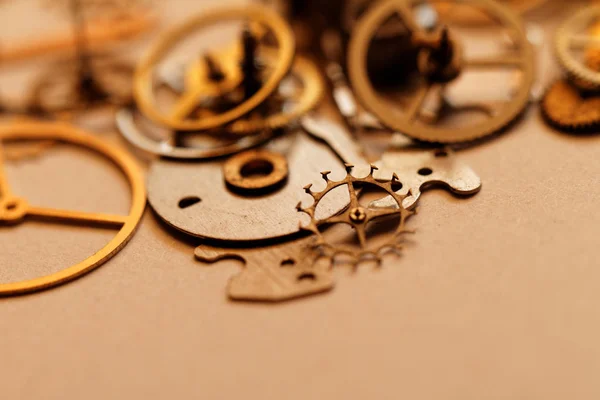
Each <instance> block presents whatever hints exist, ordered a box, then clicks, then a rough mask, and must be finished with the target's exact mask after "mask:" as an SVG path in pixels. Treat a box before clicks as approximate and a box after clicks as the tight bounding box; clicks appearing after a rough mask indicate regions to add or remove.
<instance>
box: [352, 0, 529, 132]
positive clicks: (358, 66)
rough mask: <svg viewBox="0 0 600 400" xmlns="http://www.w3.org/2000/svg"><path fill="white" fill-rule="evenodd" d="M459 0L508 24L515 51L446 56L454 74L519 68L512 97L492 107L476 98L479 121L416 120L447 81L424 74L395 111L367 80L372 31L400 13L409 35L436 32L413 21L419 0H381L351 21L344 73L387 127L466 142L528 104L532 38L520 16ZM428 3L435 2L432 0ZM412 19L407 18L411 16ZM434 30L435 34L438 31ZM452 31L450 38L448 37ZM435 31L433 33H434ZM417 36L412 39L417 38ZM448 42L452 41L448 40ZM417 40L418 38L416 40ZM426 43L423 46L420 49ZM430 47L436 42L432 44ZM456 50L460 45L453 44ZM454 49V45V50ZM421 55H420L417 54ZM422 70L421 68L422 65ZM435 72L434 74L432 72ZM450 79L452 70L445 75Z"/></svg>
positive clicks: (476, 0)
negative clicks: (438, 122) (441, 123)
mask: <svg viewBox="0 0 600 400" xmlns="http://www.w3.org/2000/svg"><path fill="white" fill-rule="evenodd" d="M457 1H458V2H460V3H465V4H469V5H473V6H475V7H480V8H482V9H483V10H484V11H486V12H487V13H489V14H490V15H491V16H493V17H494V19H496V20H498V21H499V22H500V23H501V24H502V25H503V26H505V27H506V28H508V29H510V31H511V38H513V39H514V40H515V43H514V44H515V46H514V47H515V49H516V50H515V52H514V54H510V55H506V56H501V55H498V56H492V57H482V58H474V59H460V58H455V57H454V56H453V58H450V63H457V64H456V65H453V66H452V68H454V69H456V70H457V73H455V76H458V75H459V73H460V71H461V70H464V69H474V68H478V69H487V70H489V69H493V68H498V69H507V68H513V69H517V70H518V71H519V72H520V73H521V80H522V82H521V84H520V85H519V86H518V88H517V89H516V92H515V93H514V95H513V96H512V99H511V100H510V101H508V102H506V103H505V104H503V105H502V106H501V107H498V108H497V109H493V110H491V109H489V107H491V106H488V105H486V104H477V103H475V104H474V105H473V107H479V108H481V109H483V110H485V111H486V114H487V115H488V118H487V119H486V120H485V121H482V122H478V123H475V124H472V125H468V126H462V127H460V128H458V129H457V128H456V127H453V128H446V127H443V126H436V125H435V124H429V123H427V122H425V121H423V122H421V121H419V120H418V116H419V112H420V109H421V107H422V105H423V103H424V101H425V99H426V97H427V95H428V94H429V93H430V91H432V90H435V91H439V92H441V91H443V89H444V86H445V85H446V84H447V83H448V82H446V81H444V80H443V79H442V80H441V79H431V77H427V76H426V77H425V78H426V79H423V83H422V85H421V87H420V88H419V89H418V90H417V91H416V94H415V95H414V97H413V98H412V100H411V104H409V105H408V106H407V107H406V109H405V111H404V112H400V111H399V110H398V107H397V106H396V105H395V104H391V103H390V102H389V101H385V100H384V99H382V98H381V97H380V95H379V94H378V93H377V91H376V89H375V88H374V86H373V84H372V83H371V81H370V78H369V76H368V74H367V68H366V60H367V58H366V57H367V51H368V48H369V43H370V41H371V39H372V38H373V35H374V34H375V33H376V31H377V29H378V27H379V26H380V25H381V24H382V23H383V22H384V21H386V20H387V19H389V17H391V16H393V15H395V14H399V15H400V17H401V18H402V19H403V20H404V21H406V24H407V25H408V26H409V27H411V30H413V36H416V37H417V38H421V37H425V38H427V37H429V38H433V39H434V41H435V37H434V36H432V34H430V33H425V35H423V33H421V32H420V31H419V30H418V28H415V26H416V24H415V22H414V21H412V18H411V15H410V9H411V6H412V5H414V4H418V0H385V1H382V2H380V3H377V4H376V5H374V6H373V7H371V8H370V9H369V10H368V11H367V12H366V14H365V15H364V16H363V18H361V19H360V20H359V21H358V23H357V26H356V29H355V32H354V33H353V35H352V38H351V39H350V45H349V54H348V60H347V61H348V73H349V79H350V82H351V84H352V88H353V89H354V91H355V93H356V97H357V98H358V100H359V102H360V103H361V104H362V106H363V107H364V108H365V109H367V110H368V111H370V112H371V113H373V114H374V115H375V116H376V117H377V119H378V120H380V122H381V123H382V124H383V125H385V126H387V127H388V128H390V129H393V130H395V131H398V132H401V133H403V134H405V135H407V136H410V137H412V138H414V139H418V140H422V141H428V142H440V143H454V142H467V141H472V140H476V139H479V138H481V137H484V136H486V135H490V134H493V133H495V132H497V131H499V130H501V129H502V128H504V127H505V126H506V125H507V124H509V123H510V122H512V121H513V120H514V119H515V118H516V117H518V116H519V114H520V113H521V112H522V111H523V110H524V108H525V107H526V106H527V104H528V102H529V98H530V90H531V86H532V84H533V78H534V76H533V75H534V63H533V50H532V48H531V44H530V43H529V41H528V40H527V37H526V34H525V31H524V28H523V26H522V24H521V21H520V20H519V19H518V18H517V17H516V16H515V15H514V13H513V12H511V11H510V9H508V8H506V7H505V6H502V5H500V4H498V3H496V2H494V1H491V0H457ZM432 3H436V1H435V0H433V1H432ZM411 21H412V22H411ZM438 35H439V34H438ZM451 36H452V35H451V34H450V35H449V38H451ZM439 37H440V36H438V38H439ZM421 42H422V40H421V39H419V41H418V42H417V43H421ZM451 44H452V43H451ZM421 45H422V44H421ZM427 48H430V46H425V49H427ZM433 48H435V47H433ZM458 51H460V49H458ZM458 51H455V53H457V52H458ZM421 57H422V56H421ZM421 71H422V72H423V70H422V69H421ZM434 78H435V77H434ZM449 78H450V81H451V80H452V76H451V75H449ZM446 108H447V111H446V112H447V113H451V112H452V111H453V109H452V105H451V104H446Z"/></svg>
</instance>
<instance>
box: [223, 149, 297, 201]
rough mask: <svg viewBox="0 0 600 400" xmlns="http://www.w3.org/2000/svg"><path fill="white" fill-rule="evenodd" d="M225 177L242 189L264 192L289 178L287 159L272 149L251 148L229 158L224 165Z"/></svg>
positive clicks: (234, 185) (231, 184) (235, 186)
mask: <svg viewBox="0 0 600 400" xmlns="http://www.w3.org/2000/svg"><path fill="white" fill-rule="evenodd" d="M223 177H224V178H225V182H227V184H228V185H230V186H232V187H234V188H236V189H239V190H241V191H248V192H253V193H256V192H259V193H264V191H269V190H271V189H274V188H276V187H277V186H279V185H281V184H282V183H283V182H284V181H285V180H286V179H287V177H288V166H287V161H286V159H285V157H284V156H282V155H281V154H278V153H275V152H272V151H267V150H250V151H246V152H244V153H240V154H237V155H235V156H233V157H231V158H229V159H228V160H227V161H226V162H225V164H224V165H223Z"/></svg>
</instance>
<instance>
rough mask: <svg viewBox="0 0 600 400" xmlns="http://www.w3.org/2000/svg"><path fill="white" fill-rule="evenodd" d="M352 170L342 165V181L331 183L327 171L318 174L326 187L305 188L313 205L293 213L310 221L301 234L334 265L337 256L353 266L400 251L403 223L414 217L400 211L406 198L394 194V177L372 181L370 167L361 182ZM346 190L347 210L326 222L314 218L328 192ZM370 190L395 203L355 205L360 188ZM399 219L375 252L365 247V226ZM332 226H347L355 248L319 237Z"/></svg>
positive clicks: (366, 245) (405, 211) (378, 260)
mask: <svg viewBox="0 0 600 400" xmlns="http://www.w3.org/2000/svg"><path fill="white" fill-rule="evenodd" d="M353 168H354V166H352V165H350V164H346V177H345V178H344V179H342V180H340V181H332V180H330V179H329V177H328V175H329V174H330V173H331V171H324V172H321V176H322V177H323V180H325V183H326V185H327V186H326V187H325V189H323V190H320V191H318V192H314V191H312V190H311V185H307V186H306V187H305V188H304V189H305V191H306V193H307V194H309V195H311V196H312V197H313V199H314V202H313V204H312V205H311V206H309V207H306V208H302V205H301V204H300V203H299V204H298V205H297V207H296V209H297V210H298V211H299V212H301V213H304V214H307V215H308V216H309V217H310V222H309V223H308V224H307V225H302V224H301V227H302V229H303V230H305V231H308V232H310V233H312V234H314V235H315V236H316V243H315V247H316V248H317V249H318V250H319V251H320V252H321V253H322V255H323V256H327V257H331V258H332V259H333V260H334V261H335V260H336V258H337V257H338V256H348V257H350V258H351V259H352V261H353V263H354V264H355V265H357V264H359V263H360V262H362V261H365V260H375V261H377V262H381V258H382V256H383V254H384V253H385V252H387V251H390V250H392V251H394V250H400V249H401V248H402V245H401V239H402V237H403V234H404V233H407V232H408V230H407V229H406V221H407V219H408V218H409V217H410V216H411V215H413V214H414V212H413V211H409V210H407V209H406V208H404V207H403V205H402V203H403V200H404V199H405V198H406V197H407V195H400V194H398V193H396V192H395V191H394V187H395V185H396V183H397V182H398V177H397V176H396V175H395V174H394V175H393V176H392V179H391V180H384V181H381V180H377V179H375V178H374V177H373V172H375V171H376V170H377V167H375V166H374V165H371V167H370V173H369V174H368V175H367V176H366V177H364V178H357V177H354V176H353V175H352V174H351V171H352V169H353ZM344 186H345V187H346V188H347V191H348V195H349V198H350V201H349V204H348V206H347V207H346V208H345V209H344V210H343V211H342V212H341V213H338V214H336V215H334V216H331V217H328V218H317V217H316V210H317V207H318V206H319V203H320V202H321V201H322V200H323V199H324V198H326V196H327V195H329V194H330V192H331V191H333V190H334V189H337V188H341V187H344ZM368 186H372V187H376V188H379V190H383V191H384V192H386V193H387V194H388V196H391V197H392V198H393V199H394V201H395V206H394V207H388V208H371V207H368V206H363V205H362V204H361V203H360V202H359V191H360V190H361V189H362V188H365V187H368ZM392 216H396V217H399V219H400V221H399V223H398V225H397V227H396V229H395V230H394V232H393V234H391V236H390V238H389V239H388V240H387V241H385V242H384V243H383V244H380V245H378V246H377V247H376V248H371V249H370V248H369V247H368V243H367V242H368V237H367V225H368V224H369V222H372V221H375V220H377V219H380V218H385V217H392ZM332 224H347V225H349V226H351V227H352V228H353V229H354V230H355V232H356V235H357V237H358V242H359V245H358V247H354V246H344V245H334V244H332V243H329V242H328V241H327V239H326V238H325V237H324V236H323V232H322V229H323V228H324V227H326V226H328V225H332Z"/></svg>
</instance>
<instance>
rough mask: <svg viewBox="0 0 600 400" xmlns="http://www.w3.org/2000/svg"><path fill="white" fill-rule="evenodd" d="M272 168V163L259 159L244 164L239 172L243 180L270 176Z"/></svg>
mask: <svg viewBox="0 0 600 400" xmlns="http://www.w3.org/2000/svg"><path fill="white" fill-rule="evenodd" d="M273 168H274V167H273V163H271V162H270V161H267V160H263V159H260V158H259V159H256V160H251V161H248V162H247V163H246V164H244V165H243V166H242V169H241V170H240V174H241V175H242V176H243V177H244V178H258V177H262V176H267V175H270V174H271V173H272V172H273Z"/></svg>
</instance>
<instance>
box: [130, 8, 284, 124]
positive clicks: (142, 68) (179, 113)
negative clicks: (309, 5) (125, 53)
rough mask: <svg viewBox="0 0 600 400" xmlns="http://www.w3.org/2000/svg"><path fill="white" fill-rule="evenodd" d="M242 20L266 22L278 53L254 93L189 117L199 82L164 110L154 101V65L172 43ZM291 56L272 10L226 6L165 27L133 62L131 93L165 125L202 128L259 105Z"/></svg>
mask: <svg viewBox="0 0 600 400" xmlns="http://www.w3.org/2000/svg"><path fill="white" fill-rule="evenodd" d="M236 20H246V21H249V22H253V23H259V24H261V25H264V26H266V27H267V28H268V29H269V30H270V32H271V33H272V34H273V35H274V37H275V39H276V42H277V46H278V52H277V54H278V56H277V60H276V63H275V65H273V66H272V72H271V73H270V74H269V77H268V78H267V79H266V80H265V82H263V83H262V85H261V86H260V88H257V90H256V93H253V94H251V95H250V96H249V97H248V98H245V100H244V101H243V102H242V103H241V104H239V105H236V106H234V107H233V108H231V109H228V110H227V111H224V112H222V113H218V114H214V115H206V116H203V117H201V118H193V117H192V118H189V117H190V115H192V114H193V111H194V110H195V109H196V108H197V106H198V105H199V104H198V102H199V100H200V99H201V96H202V94H203V90H204V87H203V85H196V86H194V87H191V88H186V92H185V93H184V94H183V95H182V96H181V97H180V98H179V100H178V101H177V102H176V103H175V104H174V105H173V106H172V107H171V110H170V111H168V112H165V111H163V110H161V109H160V108H159V107H158V106H157V104H156V99H155V93H154V85H153V71H154V68H155V65H156V64H157V63H158V62H160V61H161V60H163V58H165V57H166V56H167V54H168V53H169V50H170V49H171V48H172V46H173V45H174V44H175V43H177V42H178V41H180V40H182V39H183V38H185V37H186V36H187V35H188V34H190V33H192V32H195V31H197V30H199V29H203V28H206V27H210V26H212V25H214V24H217V23H222V22H227V21H236ZM293 58H294V37H293V33H292V30H291V28H290V27H289V26H288V24H287V23H286V22H285V21H284V20H283V19H282V18H281V17H280V16H278V15H277V14H276V13H275V12H274V11H272V10H270V9H269V8H267V7H265V6H261V5H258V4H251V5H246V6H237V7H227V8H221V9H217V10H214V11H212V12H208V13H204V14H200V15H198V16H195V17H193V18H191V19H189V20H188V21H186V22H184V23H183V24H181V25H178V26H176V27H174V28H172V29H170V30H168V31H166V32H165V33H164V34H163V35H162V36H161V37H160V38H159V40H158V41H157V42H155V44H154V45H153V46H152V47H151V48H150V50H149V51H148V52H147V53H146V54H145V56H144V57H143V58H142V60H141V61H140V63H139V64H138V65H137V68H136V71H135V78H134V96H135V100H136V103H137V106H138V107H139V109H140V110H141V111H142V113H143V114H144V115H145V116H147V117H148V118H150V119H151V120H153V121H154V122H156V123H158V124H161V125H163V126H165V127H168V128H171V129H176V130H180V131H204V130H209V129H214V128H217V127H220V126H223V125H226V124H228V123H230V122H232V121H234V120H236V119H238V118H240V117H243V116H245V115H247V114H248V113H249V112H251V111H252V110H254V109H256V108H257V107H258V106H260V105H261V104H262V103H263V102H264V101H265V100H266V99H267V98H268V97H269V96H270V95H271V94H272V93H273V92H274V91H275V90H276V89H277V88H278V86H279V83H280V82H281V80H282V79H283V78H284V77H285V76H286V74H287V73H288V71H289V70H290V68H291V67H292V62H293Z"/></svg>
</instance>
